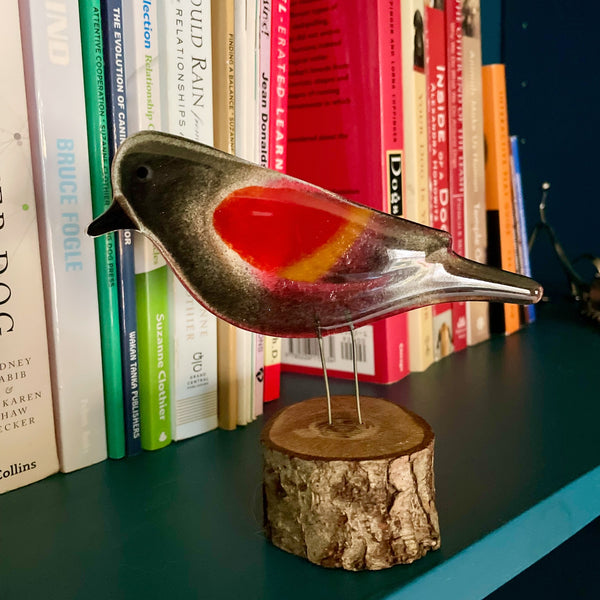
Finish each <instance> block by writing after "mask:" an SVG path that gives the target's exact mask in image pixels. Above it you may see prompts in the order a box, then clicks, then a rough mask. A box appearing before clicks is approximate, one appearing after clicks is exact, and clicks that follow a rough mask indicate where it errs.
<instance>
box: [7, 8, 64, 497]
mask: <svg viewBox="0 0 600 600" xmlns="http://www.w3.org/2000/svg"><path fill="white" fill-rule="evenodd" d="M0 38H1V39H2V47H3V50H4V52H5V55H6V56H7V57H10V60H0V85H1V86H2V90H3V93H2V95H1V97H0V131H1V132H2V133H1V134H0V136H1V139H2V153H1V155H0V380H1V382H2V393H1V394H0V405H1V406H2V411H0V494H1V493H3V492H7V491H9V490H13V489H16V488H19V487H22V486H24V485H27V484H29V483H33V482H34V481H38V480H40V479H43V478H44V477H47V476H48V475H51V474H52V473H56V471H58V456H57V451H56V439H55V434H54V418H53V413H52V388H51V383H50V365H49V361H48V339H47V337H46V317H45V313H44V290H43V287H42V270H41V259H40V248H39V238H38V229H37V215H36V208H35V196H34V192H33V177H32V172H31V168H32V166H31V152H30V148H29V130H28V122H27V102H26V98H25V81H24V79H23V58H22V53H21V35H20V30H19V10H18V5H17V1H16V0H11V2H7V3H6V5H5V6H4V10H3V14H2V20H1V21H0Z"/></svg>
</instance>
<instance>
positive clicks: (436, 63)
mask: <svg viewBox="0 0 600 600" xmlns="http://www.w3.org/2000/svg"><path fill="white" fill-rule="evenodd" d="M425 75H426V81H427V115H428V142H429V145H428V148H429V203H430V217H431V222H430V223H431V226H432V227H435V228H436V229H442V230H444V231H450V218H451V214H450V210H451V209H450V189H449V164H448V160H449V158H448V67H447V59H446V20H445V13H444V10H443V9H440V8H434V7H433V6H429V5H428V6H426V7H425ZM432 312H433V352H434V353H433V355H434V359H435V360H436V361H437V360H440V359H442V358H444V357H445V356H448V355H450V354H452V352H454V331H453V319H452V305H451V304H436V305H435V306H433V307H432Z"/></svg>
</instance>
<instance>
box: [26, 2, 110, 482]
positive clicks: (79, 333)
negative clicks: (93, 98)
mask: <svg viewBox="0 0 600 600" xmlns="http://www.w3.org/2000/svg"><path fill="white" fill-rule="evenodd" d="M19 7H20V10H21V12H20V15H21V35H22V41H23V56H24V72H25V77H26V90H27V103H28V111H29V125H30V134H31V152H32V164H33V177H34V189H35V197H36V206H37V211H38V226H39V231H40V245H41V255H42V268H43V276H44V289H45V294H46V318H47V321H48V346H49V355H50V369H51V375H52V395H53V399H54V415H55V421H56V432H57V440H58V449H59V458H60V468H61V470H62V471H65V472H68V471H73V470H75V469H79V468H82V467H86V466H88V465H91V464H93V463H96V462H99V461H101V460H104V459H105V458H106V457H107V447H106V428H105V417H104V387H103V382H102V356H101V345H100V325H99V313H98V294H97V287H96V264H95V254H94V242H93V240H92V239H91V238H90V237H88V236H87V235H86V227H87V225H88V224H89V223H90V222H91V220H92V204H91V201H90V198H91V191H90V172H89V162H88V141H87V131H86V122H85V97H84V87H83V67H82V58H81V37H80V30H79V8H78V3H77V0H63V1H57V2H53V3H48V4H44V6H43V8H42V9H40V6H39V3H37V2H35V1H33V0H22V1H21V2H20V4H19ZM64 90H68V91H69V93H68V94H65V93H64Z"/></svg>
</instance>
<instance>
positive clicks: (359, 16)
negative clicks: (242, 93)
mask: <svg viewBox="0 0 600 600" xmlns="http://www.w3.org/2000/svg"><path fill="white" fill-rule="evenodd" d="M291 8H292V15H291V36H290V72H289V76H290V82H289V105H288V106H289V108H288V111H289V112H288V116H289V123H288V126H289V127H288V128H289V133H288V145H287V163H288V164H287V170H288V172H289V173H290V174H291V175H293V176H296V177H299V178H301V179H306V180H307V181H311V182H312V183H315V184H317V185H320V186H322V187H325V188H326V189H330V190H332V191H334V192H337V193H339V194H340V195H342V196H345V197H346V198H348V199H350V200H353V201H355V202H359V203H362V204H364V205H367V206H370V207H372V208H375V209H377V210H382V211H385V212H390V211H393V212H395V213H396V214H402V210H403V207H402V201H401V194H396V195H391V196H390V195H389V194H388V188H387V179H385V178H384V177H382V171H384V170H385V169H386V168H388V167H389V165H391V164H393V161H394V160H396V159H397V157H394V156H392V157H391V158H390V159H388V160H387V162H386V160H382V158H381V157H382V148H383V146H382V125H381V119H382V114H381V113H382V104H381V101H382V98H381V94H382V90H384V89H390V85H391V84H388V83H385V82H384V81H382V79H384V80H385V81H386V82H387V81H389V80H390V79H394V78H395V79H397V80H399V79H400V78H401V66H400V65H401V50H400V45H401V39H400V26H401V22H400V20H399V6H396V4H395V3H391V4H390V3H388V5H386V4H385V3H383V4H382V5H381V6H380V5H379V4H378V3H373V4H370V5H369V6H368V8H364V7H363V6H362V4H360V3H359V2H358V1H357V0H356V1H354V2H350V1H348V2H344V3H339V2H323V3H322V5H320V8H319V18H318V19H315V18H314V15H313V13H312V4H311V3H310V2H304V1H302V0H298V1H297V2H294V3H292V7H291ZM387 10H390V11H391V13H390V14H392V15H396V14H397V15H398V17H397V18H396V17H395V16H392V19H391V21H392V23H386V29H382V28H381V27H380V22H379V15H380V14H385V13H386V11H387ZM388 16H389V14H388ZM390 28H393V29H395V30H396V31H397V34H396V36H397V37H396V36H394V40H395V41H394V48H395V50H394V52H395V60H396V64H397V67H396V68H395V70H394V72H389V71H388V72H386V71H385V69H384V68H383V67H382V66H381V63H380V50H379V49H380V44H381V48H382V50H381V52H382V53H385V52H388V53H389V52H390V46H389V43H390V35H389V34H388V35H386V33H385V32H386V31H387V30H389V29H390ZM347 31H354V32H356V36H357V37H356V39H353V40H352V41H350V39H349V38H348V37H347V36H345V35H344V32H347ZM313 39H318V40H319V43H318V44H314V43H312V41H311V40H313ZM386 42H387V49H386V50H384V49H383V48H384V47H385V44H386ZM340 55H343V56H344V60H339V56H340ZM386 86H387V87H386ZM396 91H397V93H398V94H399V97H398V100H397V101H396V106H397V107H399V113H398V115H397V116H398V118H397V119H396V121H395V122H394V121H392V124H391V125H390V128H394V127H396V128H398V127H400V126H401V120H402V119H401V114H402V99H401V84H397V85H396ZM400 131H401V127H400ZM397 135H400V138H399V139H401V133H400V134H398V133H397ZM400 148H401V147H400ZM396 149H397V147H396ZM332 156H335V157H336V160H335V161H332V160H331V157H332ZM384 180H385V181H386V187H383V183H382V182H383V181H384ZM394 183H395V185H396V186H397V185H398V184H399V178H398V177H397V176H396V175H395V174H394V177H393V180H392V181H390V185H394ZM394 191H399V190H394ZM369 327H370V328H369V329H365V330H364V331H365V335H364V339H363V341H364V342H365V343H367V344H370V345H369V346H368V348H367V358H366V360H365V362H364V363H359V364H358V367H359V373H360V374H361V379H363V380H365V381H375V382H378V383H390V382H392V381H397V380H399V379H400V378H401V377H403V376H404V375H406V374H407V373H408V363H409V350H408V348H407V340H408V332H407V322H406V315H405V314H404V315H397V316H394V317H391V318H388V319H386V320H384V321H381V322H378V323H375V324H374V325H373V326H369ZM361 329H362V328H361ZM344 335H345V334H344ZM334 337H335V336H334ZM345 340H346V338H343V337H339V338H338V340H337V341H336V342H334V344H337V345H338V346H340V347H343V346H344V344H345ZM371 342H372V344H371ZM285 345H286V344H285V342H284V346H285ZM288 350H289V348H288V349H286V352H285V354H284V356H285V362H284V364H283V367H284V368H285V369H289V370H297V369H305V370H304V371H303V372H306V373H313V372H315V371H314V367H311V366H302V367H301V366H299V365H298V364H297V363H296V362H295V360H294V361H293V362H292V359H291V358H290V359H289V360H288V358H289V353H288ZM340 364H343V361H342V362H341V363H340ZM371 366H372V367H373V373H374V374H373V375H370V374H364V372H365V371H369V372H370V368H371ZM328 368H333V371H334V372H335V373H336V374H337V373H341V375H340V376H342V377H345V378H352V377H353V373H352V362H351V361H350V368H349V369H348V371H338V369H337V366H336V365H333V366H332V365H329V364H328Z"/></svg>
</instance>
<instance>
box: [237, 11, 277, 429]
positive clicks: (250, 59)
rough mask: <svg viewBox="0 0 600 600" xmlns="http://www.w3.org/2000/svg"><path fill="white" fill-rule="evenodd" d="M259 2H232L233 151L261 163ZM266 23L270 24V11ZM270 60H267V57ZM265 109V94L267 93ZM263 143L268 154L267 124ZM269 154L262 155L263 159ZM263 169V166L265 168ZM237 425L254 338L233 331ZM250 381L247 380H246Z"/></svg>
mask: <svg viewBox="0 0 600 600" xmlns="http://www.w3.org/2000/svg"><path fill="white" fill-rule="evenodd" d="M261 1H262V0H235V3H234V15H235V17H234V21H235V24H234V31H235V33H234V36H235V151H236V154H237V155H238V156H239V157H241V158H244V159H246V160H249V161H252V162H255V163H260V161H261V142H260V135H259V125H258V124H259V120H260V112H259V103H258V88H259V83H258V82H259V68H260V65H259V25H258V23H259V18H260V13H259V11H260V8H261ZM268 12H269V23H270V10H269V11H268ZM269 60H270V56H269ZM267 106H268V93H267ZM264 139H265V141H266V143H267V150H268V139H269V137H268V122H267V123H266V130H265V138H264ZM267 158H268V153H265V159H267ZM264 166H266V164H265V165H264ZM236 336H237V342H236V354H237V365H238V367H237V380H238V425H245V424H247V423H249V422H250V421H252V414H253V412H254V404H255V400H256V401H257V402H258V399H257V398H255V393H256V391H257V390H256V388H255V386H254V367H253V364H254V362H255V361H254V359H255V346H256V339H255V338H256V334H254V333H250V332H248V331H243V330H241V329H237V330H236ZM249 378H250V380H249Z"/></svg>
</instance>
